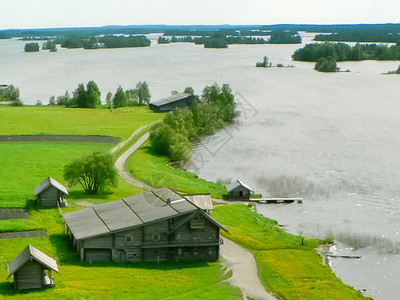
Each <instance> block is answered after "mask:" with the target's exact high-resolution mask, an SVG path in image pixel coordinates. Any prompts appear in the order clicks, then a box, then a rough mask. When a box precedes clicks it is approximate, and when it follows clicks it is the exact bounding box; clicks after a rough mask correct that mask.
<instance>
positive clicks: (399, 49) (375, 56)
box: [292, 42, 400, 62]
mask: <svg viewBox="0 0 400 300" xmlns="http://www.w3.org/2000/svg"><path fill="white" fill-rule="evenodd" d="M322 57H325V58H327V57H332V58H333V59H334V60H336V61H360V60H400V42H398V43H397V44H396V45H393V46H386V45H377V44H356V45H355V46H353V47H352V46H349V45H348V44H344V43H329V42H324V43H322V44H319V43H312V44H308V45H306V46H305V47H303V48H300V49H297V50H296V51H295V52H294V53H293V55H292V58H293V60H299V61H313V62H316V61H318V60H319V59H320V58H322Z"/></svg>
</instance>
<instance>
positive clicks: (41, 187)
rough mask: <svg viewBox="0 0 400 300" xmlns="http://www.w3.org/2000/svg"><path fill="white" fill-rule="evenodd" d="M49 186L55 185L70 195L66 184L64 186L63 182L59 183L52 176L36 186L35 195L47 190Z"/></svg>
mask: <svg viewBox="0 0 400 300" xmlns="http://www.w3.org/2000/svg"><path fill="white" fill-rule="evenodd" d="M49 186H54V187H55V188H56V189H58V190H59V191H60V192H63V193H64V194H67V195H68V191H67V188H66V187H65V186H63V185H62V184H61V183H59V182H58V181H57V180H55V179H54V178H51V177H50V176H49V177H47V178H46V179H45V180H43V181H42V182H41V183H40V184H39V185H37V186H36V187H35V188H34V190H33V192H34V194H35V196H37V195H39V194H40V193H41V192H43V191H44V190H46V189H47V188H48V187H49Z"/></svg>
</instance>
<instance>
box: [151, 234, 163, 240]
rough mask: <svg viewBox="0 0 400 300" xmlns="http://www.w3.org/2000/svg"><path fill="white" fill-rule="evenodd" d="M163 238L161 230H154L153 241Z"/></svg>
mask: <svg viewBox="0 0 400 300" xmlns="http://www.w3.org/2000/svg"><path fill="white" fill-rule="evenodd" d="M160 239H161V236H160V233H159V232H154V233H153V236H152V237H151V240H152V241H153V242H159V241H160Z"/></svg>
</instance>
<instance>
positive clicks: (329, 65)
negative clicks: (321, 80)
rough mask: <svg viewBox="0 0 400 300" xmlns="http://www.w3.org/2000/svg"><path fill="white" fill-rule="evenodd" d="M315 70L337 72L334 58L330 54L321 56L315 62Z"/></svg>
mask: <svg viewBox="0 0 400 300" xmlns="http://www.w3.org/2000/svg"><path fill="white" fill-rule="evenodd" d="M315 70H317V71H319V72H337V71H338V67H337V65H336V60H335V59H334V58H333V57H331V56H328V57H321V58H320V59H318V61H317V63H316V64H315Z"/></svg>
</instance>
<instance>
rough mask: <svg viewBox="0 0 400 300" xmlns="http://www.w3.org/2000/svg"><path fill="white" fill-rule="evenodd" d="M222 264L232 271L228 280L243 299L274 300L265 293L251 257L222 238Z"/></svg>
mask: <svg viewBox="0 0 400 300" xmlns="http://www.w3.org/2000/svg"><path fill="white" fill-rule="evenodd" d="M221 256H222V257H223V258H224V259H223V261H222V264H223V265H224V266H225V267H227V268H228V269H229V270H232V277H231V278H229V279H228V282H230V283H231V284H232V285H234V286H237V287H239V288H240V290H241V291H242V293H243V297H244V298H245V299H247V298H246V297H250V298H252V299H268V300H272V299H276V298H275V297H273V296H272V295H271V294H269V293H267V292H266V291H265V289H264V287H263V286H262V284H261V282H260V279H259V278H258V275H257V265H256V261H255V260H254V257H253V255H252V254H251V253H250V252H249V251H247V250H246V249H244V248H242V247H241V246H239V245H238V244H235V243H234V242H232V241H230V240H228V239H226V238H224V244H223V245H222V246H221Z"/></svg>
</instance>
